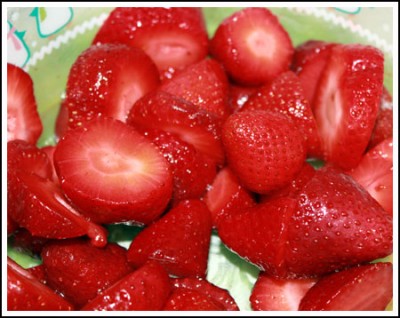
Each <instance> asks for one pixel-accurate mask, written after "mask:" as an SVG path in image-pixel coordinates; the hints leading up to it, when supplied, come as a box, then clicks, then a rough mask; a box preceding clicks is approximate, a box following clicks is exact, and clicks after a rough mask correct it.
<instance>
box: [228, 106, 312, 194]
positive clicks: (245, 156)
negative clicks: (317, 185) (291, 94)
mask: <svg viewBox="0 0 400 318" xmlns="http://www.w3.org/2000/svg"><path fill="white" fill-rule="evenodd" d="M222 142H223V145H224V148H225V152H226V156H227V160H228V165H229V167H230V168H231V169H232V171H233V172H234V173H235V174H236V175H237V176H238V178H239V180H240V181H241V183H242V184H243V185H244V186H245V187H246V188H248V189H249V190H252V191H254V192H257V193H267V192H269V191H271V190H274V189H277V188H280V187H283V186H285V185H286V184H287V183H289V182H290V181H291V180H292V179H293V178H294V177H295V175H296V174H297V173H298V172H299V171H300V169H301V168H302V166H303V162H304V160H305V158H306V149H305V144H304V141H303V136H302V135H301V134H300V132H299V131H298V130H297V129H296V127H295V126H294V125H293V123H292V121H291V120H290V119H289V118H288V117H287V116H285V115H283V114H280V113H278V112H272V111H265V110H254V111H245V112H238V113H235V114H233V115H231V116H230V117H229V118H228V119H227V120H226V122H225V124H224V125H223V129H222Z"/></svg>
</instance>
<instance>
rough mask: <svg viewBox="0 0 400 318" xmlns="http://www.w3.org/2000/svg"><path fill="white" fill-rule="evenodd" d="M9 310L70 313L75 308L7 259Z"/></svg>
mask: <svg viewBox="0 0 400 318" xmlns="http://www.w3.org/2000/svg"><path fill="white" fill-rule="evenodd" d="M7 309H8V310H10V311H15V310H18V311H35V310H41V311H54V310H65V311H69V310H73V309H74V307H73V305H72V304H70V303H69V302H68V301H67V300H65V299H64V298H62V297H61V296H59V295H57V294H56V293H55V292H54V290H52V289H50V288H49V287H47V286H46V285H44V284H42V283H41V282H40V281H39V280H38V279H37V278H36V277H35V276H34V275H32V274H31V273H29V272H28V271H27V270H25V269H24V268H22V267H21V266H19V265H18V264H17V263H15V262H14V261H13V260H12V259H10V258H7Z"/></svg>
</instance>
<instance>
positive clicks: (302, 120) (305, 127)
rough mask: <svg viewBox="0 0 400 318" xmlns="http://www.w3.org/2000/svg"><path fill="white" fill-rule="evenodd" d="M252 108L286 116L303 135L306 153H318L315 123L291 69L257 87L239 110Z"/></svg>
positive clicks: (302, 91) (312, 155)
mask: <svg viewBox="0 0 400 318" xmlns="http://www.w3.org/2000/svg"><path fill="white" fill-rule="evenodd" d="M254 109H262V110H271V111H277V112H280V113H282V114H284V115H286V116H289V117H290V118H291V119H292V121H293V124H294V125H296V126H297V127H298V128H299V129H300V130H301V132H302V135H303V136H304V141H305V144H306V147H307V154H308V156H310V157H320V155H321V154H320V152H321V150H320V147H321V145H320V143H321V142H320V139H319V135H318V131H317V124H316V122H315V118H314V115H313V113H312V110H311V107H310V104H309V102H308V100H307V99H306V98H305V94H304V90H303V88H302V87H301V83H300V80H299V78H298V77H297V76H296V74H294V73H293V72H291V71H288V72H284V73H282V74H280V75H279V76H277V77H276V78H275V79H274V80H273V81H271V82H269V83H268V84H266V85H264V86H262V87H261V88H260V89H258V90H257V92H255V93H254V94H253V95H252V96H251V97H250V98H249V100H248V101H247V102H246V103H245V104H244V105H243V107H242V109H241V110H242V111H244V110H254Z"/></svg>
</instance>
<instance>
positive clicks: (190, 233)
mask: <svg viewBox="0 0 400 318" xmlns="http://www.w3.org/2000/svg"><path fill="white" fill-rule="evenodd" d="M211 226H212V225H211V216H210V212H209V211H208V209H207V206H206V205H205V204H204V203H203V202H201V201H200V200H185V201H181V202H180V203H179V204H178V205H176V206H175V207H174V208H172V209H171V210H170V211H168V212H167V213H166V214H165V215H164V216H163V217H161V218H160V219H159V220H157V221H156V222H154V223H152V224H151V225H149V226H148V227H147V228H145V229H144V230H143V231H141V232H140V233H139V234H138V235H137V236H136V237H135V238H134V240H133V241H132V243H131V245H130V246H129V249H128V260H129V262H130V263H131V264H132V265H133V266H134V267H135V268H138V267H140V266H141V265H143V264H144V263H145V262H146V261H147V260H149V259H152V260H157V261H158V262H159V263H160V264H161V265H163V267H164V268H165V269H166V270H167V272H168V273H169V274H170V275H174V276H179V277H205V275H206V270H207V260H208V249H209V245H210V240H211ZM171 227H173V229H174V230H173V231H171Z"/></svg>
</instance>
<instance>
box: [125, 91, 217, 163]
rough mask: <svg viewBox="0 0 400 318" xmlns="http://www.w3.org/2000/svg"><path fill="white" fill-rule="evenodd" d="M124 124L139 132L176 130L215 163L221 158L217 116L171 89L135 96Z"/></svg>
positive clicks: (184, 139)
mask: <svg viewBox="0 0 400 318" xmlns="http://www.w3.org/2000/svg"><path fill="white" fill-rule="evenodd" d="M127 124H129V125H131V126H133V127H135V128H136V129H138V130H140V131H142V132H146V131H147V130H148V129H161V130H164V131H166V132H169V133H173V134H176V135H178V136H179V137H180V138H181V139H182V140H183V141H186V142H187V143H189V144H191V145H193V146H194V147H195V148H196V150H198V151H199V152H200V153H203V154H205V155H206V156H207V157H208V158H210V159H212V160H214V161H215V162H216V163H217V164H223V162H224V151H223V148H222V142H221V128H220V122H219V121H218V119H217V118H216V117H214V116H213V115H211V114H210V113H208V112H207V111H205V110H200V109H198V108H197V107H196V106H195V105H193V104H192V103H191V102H189V101H186V100H184V99H182V98H178V97H176V96H174V95H171V94H170V93H166V92H162V91H161V92H160V91H156V92H153V93H149V94H147V95H146V96H144V97H143V98H141V99H140V100H138V101H137V102H136V103H135V105H134V106H133V107H132V109H131V110H130V112H129V115H128V119H127Z"/></svg>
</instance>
